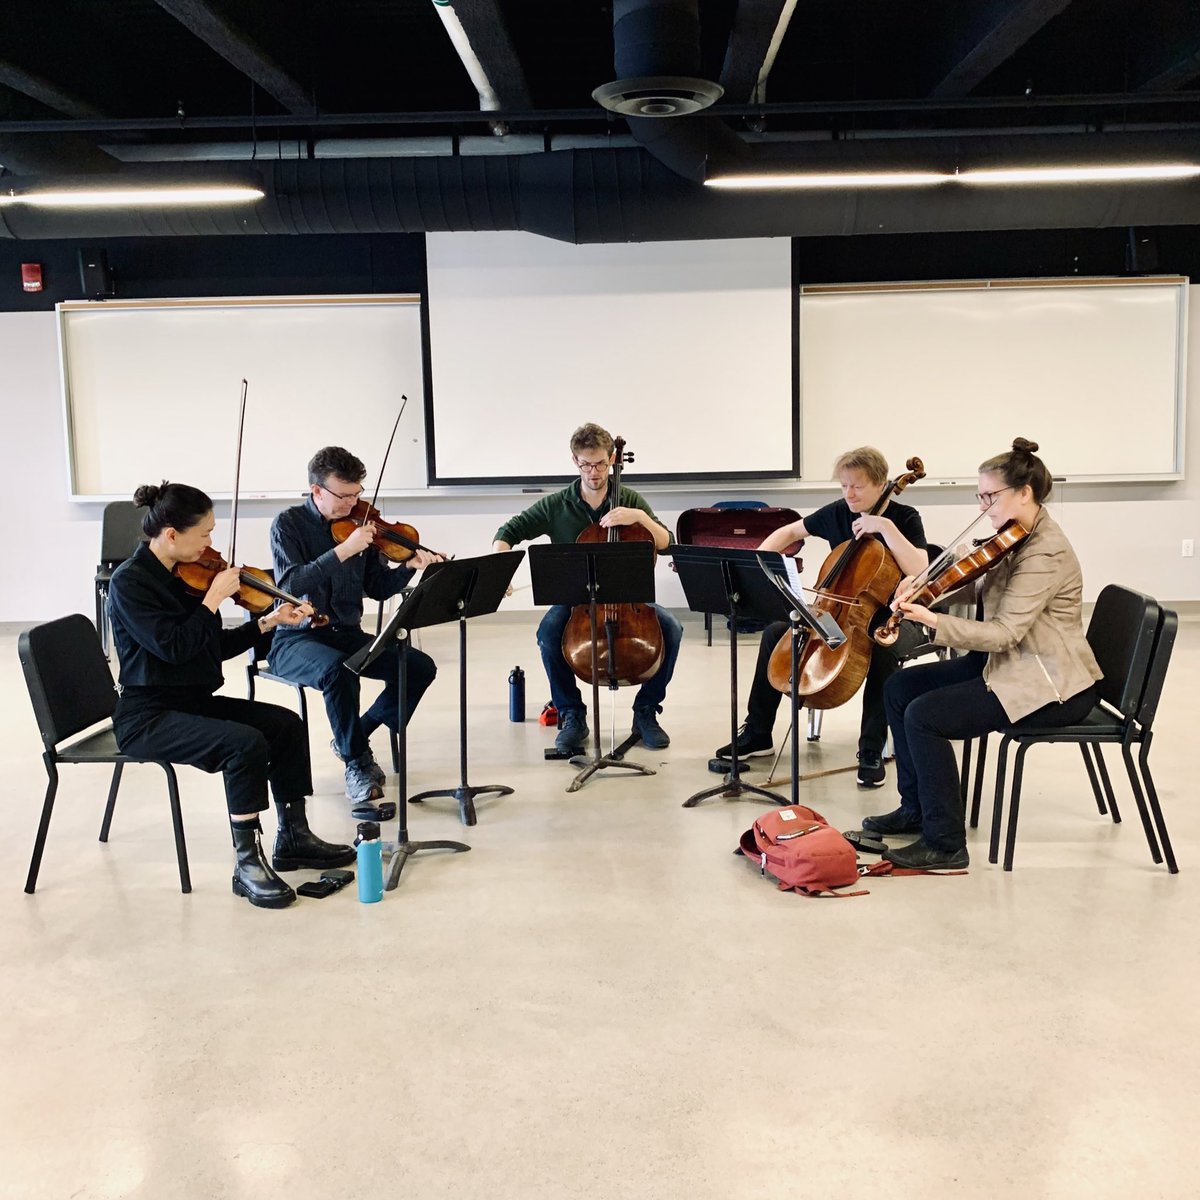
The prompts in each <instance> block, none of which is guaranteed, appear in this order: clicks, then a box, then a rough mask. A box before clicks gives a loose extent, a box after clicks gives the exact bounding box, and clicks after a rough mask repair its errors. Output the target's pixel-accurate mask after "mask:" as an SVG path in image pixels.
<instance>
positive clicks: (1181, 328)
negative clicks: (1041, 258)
mask: <svg viewBox="0 0 1200 1200" xmlns="http://www.w3.org/2000/svg"><path fill="white" fill-rule="evenodd" d="M1190 282H1191V281H1190V280H1189V279H1188V278H1187V276H1185V275H1143V276H1137V277H1135V278H1127V277H1125V276H1119V275H1093V276H1070V275H1068V276H1062V277H1054V278H1047V279H1038V278H1014V279H946V280H912V281H908V282H900V283H896V282H892V283H886V282H878V283H848V284H838V283H814V284H801V285H799V286H798V287H797V289H796V304H797V311H796V324H795V331H794V333H795V344H796V346H797V348H798V352H799V354H800V355H803V353H804V328H803V321H804V317H803V313H804V305H803V301H804V297H805V296H817V295H843V296H847V295H869V294H872V293H884V292H889V293H896V292H966V291H975V292H977V291H1014V290H1018V289H1024V290H1028V291H1038V290H1044V289H1053V288H1061V287H1070V288H1092V287H1095V288H1113V287H1119V288H1127V287H1133V288H1137V287H1163V286H1170V287H1173V288H1174V289H1175V291H1176V302H1175V345H1176V353H1175V412H1174V438H1175V444H1174V447H1173V453H1172V462H1173V464H1174V469H1173V470H1171V471H1158V472H1136V473H1130V474H1128V475H1111V474H1106V475H1090V474H1078V475H1066V476H1055V478H1056V479H1058V478H1061V479H1063V480H1064V481H1065V482H1070V483H1168V482H1177V481H1179V480H1182V479H1184V478H1185V475H1184V451H1185V447H1186V440H1185V439H1186V436H1187V430H1186V414H1187V342H1188V287H1189V284H1190ZM796 401H797V410H798V411H797V413H796V419H797V425H798V429H799V437H798V443H799V450H800V461H799V464H798V466H797V471H798V473H799V477H800V478H801V480H802V483H807V482H810V480H808V479H806V478H805V477H804V475H803V471H804V416H805V408H804V374H803V371H802V370H799V369H797V378H796ZM924 482H926V483H936V484H939V485H941V486H944V487H954V486H959V485H962V486H966V485H968V484H969V485H971V486H974V485H975V483H976V480H975V479H974V477H972V478H969V479H968V478H960V477H957V476H938V475H931V476H928V477H927V478H926V480H925V481H924Z"/></svg>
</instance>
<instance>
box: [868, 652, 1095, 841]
mask: <svg viewBox="0 0 1200 1200" xmlns="http://www.w3.org/2000/svg"><path fill="white" fill-rule="evenodd" d="M986 662H987V655H986V654H983V653H978V652H976V653H972V654H967V655H964V656H963V657H961V658H950V659H946V660H945V661H944V662H938V663H930V664H928V665H927V666H920V667H909V668H908V669H907V670H905V671H901V672H900V674H899V675H897V676H896V677H895V678H894V679H892V680H891V681H890V682H889V683H888V685H887V689H886V692H885V696H886V701H887V714H888V724H889V725H890V726H891V730H892V745H893V746H894V747H895V750H896V784H897V786H898V787H899V789H900V807H901V808H903V809H905V810H906V811H907V812H909V813H911V814H912V815H913V816H917V815H918V814H919V815H920V818H921V836H922V838H923V839H924V840H925V842H926V843H927V844H928V845H930V846H934V847H936V848H937V849H939V850H959V849H961V848H962V847H963V846H965V845H966V844H967V830H966V819H965V815H964V813H963V806H962V799H961V797H960V795H959V773H958V761H957V759H956V757H955V753H954V747H953V746H952V745H951V742H954V741H960V740H962V739H965V738H974V737H979V736H980V735H982V734H985V733H992V732H994V731H996V730H999V729H1008V728H1009V727H1010V726H1011V727H1012V728H1014V729H1052V728H1055V727H1056V726H1059V725H1074V724H1076V723H1077V722H1079V721H1082V720H1083V719H1084V717H1086V716H1087V714H1088V713H1089V712H1091V711H1092V708H1093V707H1094V706H1095V703H1096V689H1095V688H1094V687H1090V688H1088V689H1087V690H1086V691H1082V692H1080V693H1079V694H1078V695H1077V696H1071V697H1070V698H1069V699H1067V700H1064V701H1063V702H1062V703H1061V704H1059V703H1057V702H1056V703H1053V704H1047V705H1046V706H1045V707H1044V708H1039V709H1038V710H1037V711H1036V712H1033V713H1030V714H1029V716H1027V717H1022V718H1021V720H1019V721H1010V720H1009V719H1008V716H1007V715H1006V714H1005V712H1004V708H1003V707H1002V705H1001V704H1000V701H999V700H997V699H996V697H995V696H994V695H993V694H992V693H991V692H989V691H988V689H987V684H986V683H984V681H983V668H984V665H985V664H986Z"/></svg>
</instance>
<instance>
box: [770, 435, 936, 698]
mask: <svg viewBox="0 0 1200 1200" xmlns="http://www.w3.org/2000/svg"><path fill="white" fill-rule="evenodd" d="M905 466H906V467H907V471H906V472H905V474H903V475H899V476H897V477H896V478H895V479H894V480H891V481H889V483H888V485H887V487H885V488H884V489H883V493H882V494H881V495H880V497H879V499H878V500H876V501H875V503H874V505H872V507H871V511H870V515H871V516H876V515H878V514H879V513H880V512H882V511H883V509H884V507H885V506H886V504H887V503H888V501H889V500H890V499H891V497H892V496H897V495H899V494H900V493H901V492H902V491H904V489H905V488H906V487H908V486H909V484H912V483H916V481H917V480H918V479H924V478H925V464H924V463H923V462H921V460H920V459H919V458H917V457H915V456H914V457H913V458H910V459H909V460H908V462H907V463H905ZM900 574H901V572H900V567H899V565H898V564H897V562H896V560H895V558H893V557H892V552H891V551H890V550H889V549H888V548H887V546H885V545H884V544H883V542H881V541H880V540H879V539H878V538H876V537H861V538H851V539H850V540H849V541H846V542H843V543H842V544H841V545H840V546H836V547H834V549H833V550H831V551H830V553H829V556H828V557H827V558H826V559H825V561H824V563H822V564H821V574H820V579H819V582H818V584H817V587H816V599H815V600H814V601H813V603H812V606H811V607H812V608H813V609H814V610H817V611H820V612H826V613H829V614H830V615H831V616H832V617H833V619H834V620H835V621H836V622H837V623H838V625H839V626H840V628H841V630H842V632H843V633H844V634H845V635H846V640H845V641H844V642H843V643H842V644H841V645H840V646H838V647H837V649H836V650H831V649H830V648H829V647H828V646H826V645H825V643H824V642H822V641H821V640H820V639H819V638H813V637H810V636H809V635H808V633H807V632H805V633H804V634H802V635H801V636H802V637H803V638H804V644H803V645H802V646H801V647H800V657H799V662H798V664H797V671H796V691H797V693H798V694H799V695H800V696H801V697H803V703H804V705H805V706H806V707H807V708H818V709H824V708H837V707H838V706H839V705H842V704H845V703H846V701H847V700H849V699H850V698H851V697H852V696H853V695H854V694H855V692H857V691H858V689H859V688H860V687H862V685H863V681H864V680H865V679H866V677H867V671H868V669H869V668H870V666H871V637H870V632H869V631H870V628H871V625H872V623H873V622H874V620H875V617H876V615H877V614H878V613H879V612H880V610H881V609H884V608H885V607H886V606H887V604H888V601H889V600H891V597H892V593H893V592H894V591H895V590H896V585H897V584H898V583H899V582H900ZM767 678H768V679H769V680H770V682H771V686H772V687H774V688H775V689H776V690H777V691H780V692H784V693H787V692H790V691H791V690H792V634H791V631H790V630H789V631H788V632H787V633H785V634H784V635H783V637H781V638H780V639H779V642H778V644H777V645H776V647H775V649H774V650H773V651H772V652H771V659H770V662H769V663H768V666H767Z"/></svg>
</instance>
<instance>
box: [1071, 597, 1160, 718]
mask: <svg viewBox="0 0 1200 1200" xmlns="http://www.w3.org/2000/svg"><path fill="white" fill-rule="evenodd" d="M1159 612H1160V609H1159V605H1158V601H1157V600H1155V599H1154V598H1153V597H1151V596H1147V595H1145V594H1144V593H1143V592H1135V591H1134V590H1133V589H1132V588H1126V587H1121V586H1120V585H1119V584H1115V583H1110V584H1109V585H1108V586H1107V587H1106V588H1105V589H1104V590H1103V591H1102V592H1101V593H1100V595H1099V596H1098V597H1097V598H1096V607H1095V608H1094V609H1093V610H1092V619H1091V620H1090V621H1089V622H1088V629H1087V640H1088V644H1089V645H1090V646H1091V648H1092V653H1093V654H1095V656H1096V661H1097V662H1098V663H1099V664H1100V670H1101V671H1103V672H1104V678H1103V679H1102V680H1100V683H1099V685H1098V687H1097V690H1098V692H1099V695H1100V699H1101V700H1103V701H1105V703H1107V704H1109V705H1111V706H1112V707H1113V708H1115V709H1116V710H1117V711H1118V712H1119V713H1120V714H1121V715H1122V716H1123V717H1133V716H1135V715H1136V714H1137V711H1138V708H1139V706H1140V705H1141V703H1142V694H1143V692H1144V691H1145V688H1146V672H1147V670H1148V669H1149V666H1150V656H1151V651H1152V650H1153V648H1154V635H1155V632H1156V630H1157V629H1158V620H1159Z"/></svg>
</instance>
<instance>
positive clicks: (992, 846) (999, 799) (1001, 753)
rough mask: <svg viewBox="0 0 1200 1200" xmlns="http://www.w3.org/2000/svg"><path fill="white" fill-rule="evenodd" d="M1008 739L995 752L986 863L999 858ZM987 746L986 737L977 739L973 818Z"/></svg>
mask: <svg viewBox="0 0 1200 1200" xmlns="http://www.w3.org/2000/svg"><path fill="white" fill-rule="evenodd" d="M1011 741H1012V738H1010V737H1007V736H1006V737H1003V738H1001V739H1000V749H999V750H998V751H997V752H996V791H995V794H994V795H993V797H992V836H991V840H990V841H989V843H988V862H990V863H994V862H995V861H996V860H997V859H998V858H999V857H1000V818H1001V815H1002V814H1003V812H1004V776H1005V774H1006V773H1007V771H1008V747H1009V743H1010V742H1011ZM986 746H987V739H986V737H984V738H980V739H979V763H978V764H977V766H976V768H975V799H974V800H973V801H972V802H971V813H972V815H973V816H974V815H975V814H977V812H978V810H979V796H980V792H981V791H982V790H983V784H982V783H981V780H982V779H983V756H984V753H985V747H986Z"/></svg>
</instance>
